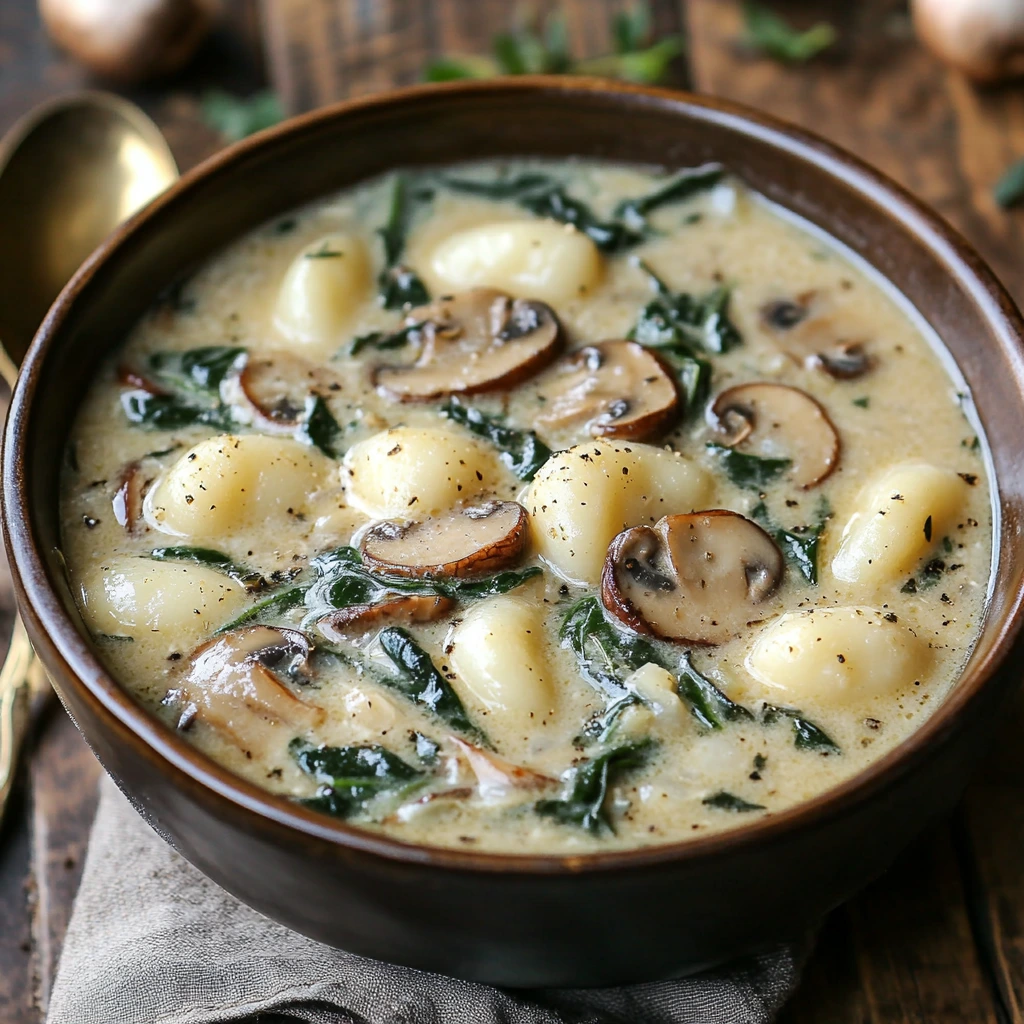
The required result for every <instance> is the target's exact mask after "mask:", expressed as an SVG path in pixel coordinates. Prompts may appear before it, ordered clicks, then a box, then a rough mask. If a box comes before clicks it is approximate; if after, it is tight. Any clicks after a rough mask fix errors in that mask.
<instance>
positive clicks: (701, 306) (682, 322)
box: [629, 260, 743, 354]
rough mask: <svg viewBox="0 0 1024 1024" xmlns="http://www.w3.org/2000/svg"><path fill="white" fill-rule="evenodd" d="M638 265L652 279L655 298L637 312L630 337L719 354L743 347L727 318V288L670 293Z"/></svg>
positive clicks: (656, 344) (640, 262) (658, 345)
mask: <svg viewBox="0 0 1024 1024" xmlns="http://www.w3.org/2000/svg"><path fill="white" fill-rule="evenodd" d="M637 266H638V267H639V268H640V269H641V270H642V271H643V272H644V273H645V274H646V275H647V277H648V278H649V279H650V280H651V283H652V285H653V286H654V290H655V293H656V294H655V297H654V298H653V299H651V301H650V302H648V303H647V305H646V306H644V308H643V309H642V310H641V311H640V316H639V318H638V319H637V322H636V324H635V325H634V327H633V329H632V330H631V331H630V332H629V337H630V338H632V339H633V340H634V341H639V342H640V344H642V345H649V346H650V347H651V348H663V347H665V346H671V345H678V344H680V343H682V344H684V345H697V346H698V347H700V348H702V349H704V350H705V351H707V352H714V353H717V354H721V353H723V352H728V351H730V350H731V349H734V348H735V347H736V346H737V345H740V344H742V341H743V338H742V337H741V335H740V332H739V331H738V330H737V329H736V325H735V324H734V323H733V322H732V320H730V319H729V298H730V292H729V289H728V288H726V287H724V286H721V285H720V286H719V287H717V288H713V289H712V290H711V291H709V292H708V293H707V294H705V295H700V296H695V295H690V294H689V293H687V292H673V291H672V289H671V288H669V286H668V285H667V284H666V283H665V282H664V281H663V280H662V279H661V278H660V277H659V276H658V275H657V274H656V273H655V272H654V271H653V270H652V269H651V268H650V267H649V266H648V265H647V264H646V263H645V262H644V261H643V260H638V261H637Z"/></svg>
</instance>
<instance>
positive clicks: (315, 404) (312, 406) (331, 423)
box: [298, 395, 345, 459]
mask: <svg viewBox="0 0 1024 1024" xmlns="http://www.w3.org/2000/svg"><path fill="white" fill-rule="evenodd" d="M344 433H345V432H344V430H342V429H341V427H340V426H339V425H338V421H337V420H336V419H335V418H334V414H333V413H332V412H331V410H330V409H329V408H328V407H327V403H326V402H325V401H324V400H323V398H321V396H320V395H307V396H306V407H305V409H304V411H303V413H302V421H301V426H300V427H299V432H298V437H299V440H300V441H305V442H306V443H307V444H311V445H313V446H314V447H315V448H319V449H320V451H322V452H323V453H324V455H326V456H327V457H328V458H331V459H336V458H338V457H339V456H340V455H342V454H343V452H342V451H341V450H340V449H339V448H338V440H339V439H340V438H341V436H342V435H343V434H344Z"/></svg>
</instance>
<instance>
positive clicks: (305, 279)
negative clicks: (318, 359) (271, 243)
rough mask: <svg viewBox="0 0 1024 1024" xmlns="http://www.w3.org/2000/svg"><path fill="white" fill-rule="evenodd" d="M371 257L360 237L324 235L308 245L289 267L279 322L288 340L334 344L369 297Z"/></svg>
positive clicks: (277, 314)
mask: <svg viewBox="0 0 1024 1024" xmlns="http://www.w3.org/2000/svg"><path fill="white" fill-rule="evenodd" d="M369 286H370V260H369V255H368V254H367V251H366V246H365V244H364V243H363V242H362V240H361V239H359V238H356V237H355V236H353V235H350V234H343V233H335V234H330V235H323V236H322V237H321V238H318V239H317V240H316V241H315V242H312V243H310V244H309V245H307V246H304V247H303V249H302V252H300V253H299V254H298V255H297V256H296V257H295V259H293V260H292V262H291V265H290V266H289V267H288V271H287V273H286V274H285V275H284V280H283V281H282V282H281V288H280V292H279V293H278V299H277V307H276V310H275V315H274V323H275V325H276V326H277V329H278V330H279V331H280V332H281V333H282V334H283V335H284V336H285V337H286V338H288V340H289V341H294V342H299V343H300V344H302V345H313V346H319V347H322V348H330V347H331V346H335V347H336V346H337V345H339V344H340V342H341V340H342V337H341V333H342V330H343V329H344V327H345V326H346V324H348V323H351V322H352V320H353V319H354V317H355V314H356V311H357V310H358V309H359V307H360V306H362V305H363V303H365V302H366V300H367V299H368V298H369Z"/></svg>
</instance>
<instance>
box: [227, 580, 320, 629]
mask: <svg viewBox="0 0 1024 1024" xmlns="http://www.w3.org/2000/svg"><path fill="white" fill-rule="evenodd" d="M308 589H309V587H308V586H305V585H302V584H299V585H296V586H294V587H286V588H285V589H283V590H279V591H277V593H274V594H271V595H269V596H268V597H264V598H263V599H262V600H260V601H257V602H256V603H255V604H254V605H252V607H250V608H247V609H246V610H245V611H244V612H242V614H241V615H237V616H235V618H233V619H232V620H231V621H230V622H228V623H226V624H225V625H223V626H221V627H220V629H218V630H217V632H218V633H228V632H230V631H231V630H233V629H238V628H239V627H240V626H247V625H249V624H251V623H253V622H258V621H260V620H262V619H266V618H270V617H272V616H274V615H280V614H282V613H283V612H287V611H290V610H291V609H292V608H297V607H298V606H299V605H300V604H302V602H303V601H304V600H305V599H306V591H307V590H308Z"/></svg>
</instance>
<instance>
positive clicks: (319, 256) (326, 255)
mask: <svg viewBox="0 0 1024 1024" xmlns="http://www.w3.org/2000/svg"><path fill="white" fill-rule="evenodd" d="M344 255H345V254H344V253H343V252H342V251H341V250H340V249H332V248H331V247H330V245H328V244H327V242H322V243H321V244H320V248H319V249H317V250H315V251H314V252H307V253H304V257H305V259H307V260H335V259H340V258H341V257H342V256H344Z"/></svg>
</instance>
